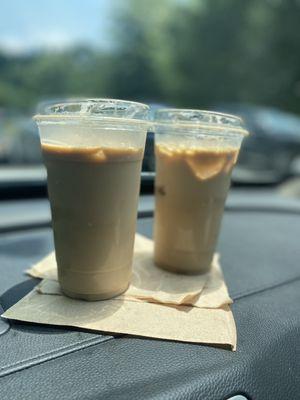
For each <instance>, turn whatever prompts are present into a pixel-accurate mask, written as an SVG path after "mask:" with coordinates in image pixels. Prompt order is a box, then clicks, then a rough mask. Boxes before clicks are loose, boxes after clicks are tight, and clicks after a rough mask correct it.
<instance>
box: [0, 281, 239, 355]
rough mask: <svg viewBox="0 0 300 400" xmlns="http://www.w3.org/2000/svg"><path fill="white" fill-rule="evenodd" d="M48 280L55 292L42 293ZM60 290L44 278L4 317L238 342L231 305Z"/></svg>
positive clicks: (228, 343) (153, 335)
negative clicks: (86, 296)
mask: <svg viewBox="0 0 300 400" xmlns="http://www.w3.org/2000/svg"><path fill="white" fill-rule="evenodd" d="M44 285H45V286H46V290H45V291H47V292H49V291H51V292H52V293H53V294H51V295H50V294H48V295H47V294H41V293H40V291H43V288H44ZM59 292H60V289H59V285H58V282H55V281H43V282H42V283H41V284H40V285H39V286H38V287H37V288H35V289H34V290H33V291H32V292H30V293H29V294H28V295H27V296H25V297H24V298H23V299H22V300H20V301H19V302H18V303H16V304H15V305H14V306H12V307H11V308H10V309H9V310H7V311H6V312H5V313H4V314H3V315H2V317H4V318H8V319H14V320H19V321H27V322H35V323H40V324H51V325H60V326H72V327H78V328H84V329H90V330H95V331H101V332H109V333H125V334H131V335H137V336H146V337H151V338H158V339H169V340H176V341H182V342H192V343H204V344H214V345H219V346H223V347H227V348H230V349H232V350H235V348H236V330H235V324H234V319H233V316H232V313H231V311H230V308H229V306H227V305H225V306H223V307H221V308H218V309H206V308H198V307H188V306H174V305H173V306H165V305H161V304H156V303H148V302H144V301H141V300H140V301H131V300H124V299H119V298H115V299H112V300H106V301H98V302H86V301H81V300H72V299H69V298H68V297H65V296H62V295H61V294H58V293H59ZM54 293H55V294H54Z"/></svg>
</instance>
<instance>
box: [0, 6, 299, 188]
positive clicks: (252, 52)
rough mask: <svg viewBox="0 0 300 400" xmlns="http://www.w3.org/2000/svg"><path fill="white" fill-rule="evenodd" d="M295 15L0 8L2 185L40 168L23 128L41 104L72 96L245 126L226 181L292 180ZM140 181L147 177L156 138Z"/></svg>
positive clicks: (33, 131)
mask: <svg viewBox="0 0 300 400" xmlns="http://www.w3.org/2000/svg"><path fill="white" fill-rule="evenodd" d="M299 15H300V3H299V2H281V1H275V0H274V1H271V0H268V1H267V0H265V1H259V0H254V1H252V2H248V3H247V4H244V2H241V1H238V0H230V1H227V2H212V1H209V0H204V1H201V2H195V1H193V0H171V1H164V2H156V3H155V7H154V6H153V4H152V2H140V1H136V0H126V1H124V2H109V1H99V2H95V1H94V0H87V1H86V2H85V3H84V5H83V3H82V4H81V3H80V2H63V4H62V3H61V2H59V1H58V0H53V1H52V2H48V3H45V4H43V7H36V1H34V0H28V1H26V2H24V4H23V3H20V2H17V1H16V0H11V1H10V2H4V4H3V5H2V10H1V14H0V170H1V171H0V180H1V179H2V180H3V179H6V180H9V176H12V175H9V173H10V172H9V170H10V169H12V168H13V169H14V171H15V174H14V176H16V173H17V171H19V173H20V176H21V175H22V174H23V175H24V174H27V176H28V177H30V171H32V168H33V169H35V170H37V169H39V168H40V169H43V166H42V157H41V151H40V145H39V137H38V132H37V127H36V125H35V124H34V122H33V121H32V119H31V117H32V115H33V114H34V113H35V109H36V105H37V103H39V102H40V101H44V100H52V99H56V98H67V97H70V96H71V97H111V98H122V99H124V98H126V99H130V100H136V101H142V102H146V103H149V104H151V105H153V109H155V108H156V107H159V106H171V107H185V108H202V109H214V110H218V111H224V112H229V113H233V114H237V115H241V116H242V117H243V118H244V119H245V122H246V125H247V127H248V128H249V130H250V132H251V135H250V137H249V138H247V139H246V140H245V141H244V145H243V147H242V151H241V154H240V157H239V161H238V165H237V168H236V170H235V172H234V175H233V180H234V181H236V182H237V183H239V182H242V183H243V184H247V183H251V184H253V183H259V184H261V183H270V182H280V181H282V180H284V179H287V178H288V177H290V176H291V175H294V174H298V173H299V171H298V170H297V169H295V165H299V162H297V160H299V154H300V122H299V121H300V119H299V113H300V109H299V104H300V103H299V93H300V92H299V90H300V89H299V79H298V78H299V77H298V75H297V73H296V71H297V68H298V67H299V64H300V57H299V55H298V54H299V52H298V44H299V40H300V37H299V35H300V34H299V29H298V22H299V19H298V18H297V16H299ZM78 20H80V26H79V25H78V24H77V23H75V22H74V21H78ZM283 20H284V23H282V21H283ZM33 21H34V22H33ZM287 27H288V28H287ZM298 69H299V68H298ZM270 152H271V153H272V156H271V157H270ZM258 171H259V172H258ZM143 172H145V173H146V174H151V173H154V172H155V162H154V133H153V130H150V132H149V134H148V137H147V142H146V149H145V158H144V161H143Z"/></svg>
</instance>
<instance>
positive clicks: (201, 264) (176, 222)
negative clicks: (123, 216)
mask: <svg viewBox="0 0 300 400" xmlns="http://www.w3.org/2000/svg"><path fill="white" fill-rule="evenodd" d="M155 153H156V184H155V201H156V205H155V228H154V236H155V262H156V263H157V265H159V266H160V267H162V268H165V269H167V270H170V271H172V272H180V273H187V274H195V273H204V272H207V271H208V270H209V268H210V265H211V262H212V258H213V254H214V251H215V247H216V242H217V238H218V234H219V228H220V224H221V219H222V215H223V209H224V204H225V200H226V196H227V192H228V189H229V186H230V176H231V171H232V168H233V166H234V164H235V163H236V160H237V155H238V149H234V148H228V147H227V148H226V147H225V148H209V147H184V146H180V145H178V146H173V147H172V146H168V145H162V144H161V145H156V148H155Z"/></svg>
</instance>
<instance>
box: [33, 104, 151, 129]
mask: <svg viewBox="0 0 300 400" xmlns="http://www.w3.org/2000/svg"><path fill="white" fill-rule="evenodd" d="M149 109H150V107H149V106H148V105H147V104H144V103H139V102H136V101H130V100H121V99H111V98H67V99H60V100H52V101H46V102H41V103H39V105H38V110H37V114H36V115H34V117H33V120H34V121H36V122H37V123H40V122H41V123H42V122H49V123H51V122H52V123H53V122H60V121H71V120H76V121H80V120H82V121H84V122H88V121H91V122H93V121H94V122H99V121H107V122H109V121H112V122H119V123H123V122H127V123H134V124H135V123H139V124H141V123H142V124H145V123H148V121H149V120H148V114H149Z"/></svg>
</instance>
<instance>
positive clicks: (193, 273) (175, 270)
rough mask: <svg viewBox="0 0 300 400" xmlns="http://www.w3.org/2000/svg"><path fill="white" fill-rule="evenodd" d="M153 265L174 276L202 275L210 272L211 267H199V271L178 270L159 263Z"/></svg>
mask: <svg viewBox="0 0 300 400" xmlns="http://www.w3.org/2000/svg"><path fill="white" fill-rule="evenodd" d="M155 265H156V266H157V267H158V268H160V269H163V270H164V271H168V272H172V273H174V274H180V275H204V274H206V273H207V272H209V271H210V270H211V265H209V266H208V267H204V268H203V267H201V268H199V269H189V268H179V267H174V266H171V265H167V264H162V263H160V262H155Z"/></svg>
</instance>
